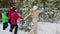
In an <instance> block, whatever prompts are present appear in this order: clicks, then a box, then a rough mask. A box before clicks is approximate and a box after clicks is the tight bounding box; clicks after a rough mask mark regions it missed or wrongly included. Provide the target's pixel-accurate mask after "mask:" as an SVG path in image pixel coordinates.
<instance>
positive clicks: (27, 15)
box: [24, 12, 31, 20]
mask: <svg viewBox="0 0 60 34" xmlns="http://www.w3.org/2000/svg"><path fill="white" fill-rule="evenodd" d="M30 15H31V12H30V13H29V15H27V16H26V17H25V18H24V20H25V19H26V18H28V17H29V16H30Z"/></svg>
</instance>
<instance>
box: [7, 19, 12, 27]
mask: <svg viewBox="0 0 60 34" xmlns="http://www.w3.org/2000/svg"><path fill="white" fill-rule="evenodd" d="M8 22H9V24H10V28H11V25H12V24H11V19H9V20H8Z"/></svg>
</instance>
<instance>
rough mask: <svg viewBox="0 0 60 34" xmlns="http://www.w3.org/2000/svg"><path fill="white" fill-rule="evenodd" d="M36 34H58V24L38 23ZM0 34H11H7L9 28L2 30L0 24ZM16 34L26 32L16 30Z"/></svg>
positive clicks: (59, 32) (59, 33) (25, 33)
mask: <svg viewBox="0 0 60 34" xmlns="http://www.w3.org/2000/svg"><path fill="white" fill-rule="evenodd" d="M37 33H38V34H60V24H56V23H48V22H38V29H37ZM0 34H13V32H12V33H11V32H9V27H8V28H7V29H6V30H4V31H3V30H2V24H1V23H0ZM18 34H27V32H24V31H21V30H18Z"/></svg>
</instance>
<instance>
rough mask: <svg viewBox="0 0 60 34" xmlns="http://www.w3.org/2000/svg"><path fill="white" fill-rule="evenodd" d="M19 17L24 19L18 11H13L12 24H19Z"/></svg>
mask: <svg viewBox="0 0 60 34" xmlns="http://www.w3.org/2000/svg"><path fill="white" fill-rule="evenodd" d="M18 18H20V19H23V17H22V16H19V15H18V14H17V13H16V12H14V13H11V24H12V25H17V19H18Z"/></svg>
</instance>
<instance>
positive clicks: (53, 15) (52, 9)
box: [0, 0, 60, 34]
mask: <svg viewBox="0 0 60 34" xmlns="http://www.w3.org/2000/svg"><path fill="white" fill-rule="evenodd" d="M33 2H37V6H38V10H41V9H42V8H44V12H42V13H40V14H39V16H38V18H39V20H38V22H39V24H38V25H39V26H38V31H37V32H38V34H40V33H41V34H44V33H45V34H60V29H59V28H60V0H0V25H1V27H2V23H1V22H2V8H6V9H8V8H10V7H11V6H13V5H14V6H16V7H17V10H18V11H17V13H18V14H19V15H22V16H24V17H25V16H26V15H28V14H29V12H30V10H31V9H32V7H33V4H32V3H33ZM17 22H18V27H19V31H18V34H20V32H21V34H26V32H29V31H30V30H31V29H32V26H33V23H32V17H31V16H30V17H28V18H27V19H26V20H25V21H20V20H19V19H18V20H17ZM24 23H25V24H24ZM23 25H24V26H23ZM44 28H45V29H44ZM1 29H2V28H1ZM1 29H0V30H1ZM7 29H9V27H8V28H7ZM20 30H21V31H20ZM45 31H46V32H45ZM1 32H3V31H2V30H1V31H0V34H1ZM6 32H7V31H6ZM47 32H48V33H47ZM52 32H53V33H52ZM4 33H5V31H4ZM2 34H3V33H2ZM10 34H11V33H10Z"/></svg>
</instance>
